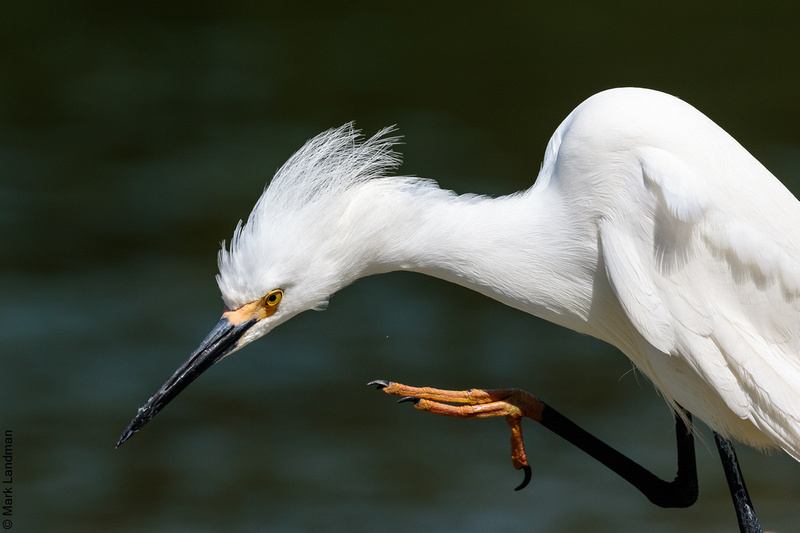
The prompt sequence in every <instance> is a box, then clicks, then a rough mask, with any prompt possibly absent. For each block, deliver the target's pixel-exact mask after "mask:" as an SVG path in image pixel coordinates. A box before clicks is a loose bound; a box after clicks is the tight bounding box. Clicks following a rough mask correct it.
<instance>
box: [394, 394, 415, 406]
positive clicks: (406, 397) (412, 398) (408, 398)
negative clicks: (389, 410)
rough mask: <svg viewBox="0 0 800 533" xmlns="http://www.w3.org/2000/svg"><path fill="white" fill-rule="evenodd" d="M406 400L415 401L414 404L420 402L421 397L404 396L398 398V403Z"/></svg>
mask: <svg viewBox="0 0 800 533" xmlns="http://www.w3.org/2000/svg"><path fill="white" fill-rule="evenodd" d="M405 402H414V405H417V404H418V403H419V398H415V397H413V396H404V397H402V398H400V399H399V400H397V403H405Z"/></svg>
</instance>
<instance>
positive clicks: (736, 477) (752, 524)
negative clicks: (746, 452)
mask: <svg viewBox="0 0 800 533" xmlns="http://www.w3.org/2000/svg"><path fill="white" fill-rule="evenodd" d="M714 440H715V441H716V442H717V449H718V450H719V456H720V458H721V459H722V468H723V469H724V470H725V477H726V478H727V479H728V488H729V489H730V491H731V497H732V498H733V507H734V508H735V509H736V519H737V520H738V521H739V531H741V533H761V525H759V523H758V518H757V517H756V512H755V510H754V509H753V503H752V502H751V501H750V495H749V494H748V493H747V487H746V486H745V484H744V477H742V470H741V468H739V460H738V459H736V451H735V450H734V449H733V443H731V441H729V440H728V439H726V438H724V437H722V436H720V435H719V434H718V433H717V432H716V431H715V432H714Z"/></svg>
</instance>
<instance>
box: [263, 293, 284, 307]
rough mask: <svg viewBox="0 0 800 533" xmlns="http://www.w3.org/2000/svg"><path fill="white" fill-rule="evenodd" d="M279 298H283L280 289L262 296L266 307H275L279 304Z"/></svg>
mask: <svg viewBox="0 0 800 533" xmlns="http://www.w3.org/2000/svg"><path fill="white" fill-rule="evenodd" d="M281 298H283V291H282V290H280V289H275V290H274V291H272V292H270V293H269V294H267V295H266V296H264V305H265V306H267V307H275V306H276V305H278V304H279V303H280V302H281Z"/></svg>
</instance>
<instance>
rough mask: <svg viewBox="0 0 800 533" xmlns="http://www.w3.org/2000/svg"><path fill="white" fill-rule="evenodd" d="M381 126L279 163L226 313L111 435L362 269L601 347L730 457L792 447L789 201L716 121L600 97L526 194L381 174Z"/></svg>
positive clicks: (795, 267) (797, 361)
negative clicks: (415, 275)
mask: <svg viewBox="0 0 800 533" xmlns="http://www.w3.org/2000/svg"><path fill="white" fill-rule="evenodd" d="M391 131H392V130H391V129H389V130H383V131H381V132H380V133H378V134H377V135H375V136H374V137H372V138H370V139H368V140H366V141H361V140H360V138H359V134H358V132H357V131H355V130H354V129H353V127H352V125H345V126H343V127H341V128H338V129H334V130H330V131H327V132H325V133H322V134H320V135H319V136H317V137H315V138H314V139H312V140H310V141H309V142H308V143H307V144H306V145H305V146H304V147H303V148H301V149H300V150H299V151H298V152H297V153H296V154H294V155H293V156H292V157H291V158H290V159H289V160H288V161H287V162H286V164H285V165H284V166H283V167H282V168H281V169H280V170H279V171H278V172H277V174H276V175H275V177H274V179H273V180H272V182H271V183H270V185H269V187H268V188H267V189H266V190H265V191H264V193H263V195H262V196H261V198H260V199H259V200H258V202H257V204H256V206H255V208H254V209H253V212H252V214H251V215H250V217H249V219H248V221H247V223H246V224H242V223H241V222H240V224H239V226H238V227H237V228H236V231H235V233H234V236H233V239H232V240H231V242H230V245H229V248H226V247H225V245H224V244H223V249H222V250H221V251H220V254H219V272H220V273H219V275H218V276H217V281H218V284H219V287H220V290H221V292H222V298H223V300H224V302H225V306H226V307H225V310H224V313H223V315H222V319H221V320H220V322H219V324H217V326H216V328H215V329H214V330H213V331H212V332H211V334H210V335H209V336H208V337H207V338H206V339H205V340H204V341H203V343H202V345H201V346H200V348H198V350H197V351H196V352H195V353H193V354H192V355H191V357H190V358H189V360H187V361H186V363H184V365H183V366H182V367H181V368H179V370H178V371H177V372H176V373H175V374H174V375H173V376H172V377H171V378H170V379H169V380H168V381H167V382H166V383H165V384H164V385H163V387H162V388H161V389H160V390H159V391H158V392H157V393H156V394H155V395H154V396H153V397H152V398H150V400H149V401H148V402H147V404H146V405H145V406H144V407H142V408H141V409H140V410H139V413H138V414H137V415H136V417H135V418H134V419H133V421H132V422H131V424H130V426H129V427H128V428H127V429H126V430H125V432H124V433H123V434H122V436H121V437H120V440H119V442H118V445H120V444H122V443H123V442H124V441H125V440H127V439H128V438H129V437H130V436H131V435H132V434H133V433H134V432H136V431H138V430H139V429H140V428H141V427H142V426H143V425H144V424H145V423H146V422H147V421H148V420H149V419H150V418H152V417H153V416H154V415H155V414H156V413H157V412H158V411H159V410H160V409H161V408H163V407H164V405H166V404H167V403H168V402H169V401H170V400H171V399H172V398H174V397H175V396H176V395H177V394H178V393H179V392H180V391H181V390H183V388H184V387H186V386H187V385H188V384H189V383H190V382H191V381H193V380H194V379H195V378H196V377H197V376H198V375H199V374H200V373H202V372H203V371H204V370H205V369H207V368H208V367H209V366H211V365H212V364H214V363H215V362H217V361H218V360H220V359H222V358H223V357H224V356H226V355H228V354H230V353H232V352H234V351H235V350H238V349H239V348H241V347H243V346H245V345H246V344H249V343H250V342H252V341H254V340H256V339H258V338H259V337H261V336H263V335H265V334H266V333H268V332H269V331H270V330H272V328H274V327H275V326H277V325H278V324H281V323H282V322H284V321H286V320H288V319H289V318H291V317H293V316H295V315H296V314H298V313H300V312H302V311H306V310H309V309H317V310H319V309H322V308H324V307H325V305H326V304H327V302H328V299H329V298H330V297H331V295H332V294H334V293H335V292H336V291H338V290H339V289H341V288H343V287H345V286H347V285H348V284H350V283H352V282H353V281H355V280H356V279H358V278H361V277H364V276H368V275H372V274H378V273H383V272H389V271H396V270H411V271H416V272H421V273H423V274H428V275H431V276H435V277H438V278H442V279H445V280H448V281H451V282H454V283H458V284H460V285H463V286H466V287H469V288H471V289H474V290H476V291H478V292H480V293H482V294H484V295H486V296H488V297H491V298H494V299H496V300H499V301H500V302H503V303H505V304H507V305H510V306H512V307H515V308H517V309H520V310H522V311H525V312H527V313H530V314H533V315H536V316H538V317H541V318H544V319H546V320H549V321H551V322H554V323H556V324H560V325H562V326H565V327H568V328H571V329H573V330H576V331H578V332H581V333H585V334H588V335H592V336H594V337H597V338H598V339H602V340H604V341H607V342H609V343H611V344H612V345H614V346H616V347H617V348H619V349H620V350H621V351H622V352H623V353H624V354H625V355H627V356H628V357H629V358H630V359H631V361H632V362H633V363H634V364H635V365H636V367H637V368H638V369H639V370H640V371H641V372H642V373H643V374H644V375H646V376H647V377H648V378H649V379H650V380H651V381H652V382H653V383H654V384H655V386H656V387H657V389H658V390H659V391H660V392H661V394H662V395H663V396H664V398H665V399H666V401H667V402H668V403H669V405H670V406H672V408H673V409H675V411H676V413H681V414H680V415H679V417H678V420H679V425H680V424H683V423H685V422H687V421H688V415H687V414H686V413H687V412H688V413H692V414H694V415H695V416H697V417H699V418H700V419H702V420H703V421H704V422H705V423H706V424H708V425H709V426H710V427H711V428H712V429H713V430H714V431H715V432H716V433H718V434H719V435H720V436H721V437H720V438H719V439H718V443H720V450H721V453H723V455H724V451H725V450H728V451H730V453H731V454H732V449H731V448H724V445H725V444H726V443H727V440H726V439H731V438H732V439H736V440H738V441H741V442H743V443H745V444H748V445H751V446H754V447H756V448H759V449H765V448H775V447H778V448H782V449H783V450H785V451H786V452H787V453H788V454H790V455H791V456H792V457H794V458H795V459H797V460H800V239H798V238H797V237H796V235H795V232H796V231H797V228H800V203H798V201H797V199H796V198H795V197H794V196H793V195H792V194H791V193H790V192H789V191H788V190H787V189H786V188H785V187H784V186H783V185H782V184H781V183H780V182H779V181H778V180H777V179H776V178H775V177H774V176H773V175H772V174H771V173H770V172H769V171H768V170H767V169H766V168H765V167H764V166H762V165H761V164H760V163H759V162H758V161H757V160H756V159H755V158H754V157H753V156H751V155H750V154H749V153H748V152H747V151H746V150H745V149H744V148H743V147H742V146H741V145H740V144H739V143H738V142H736V140H734V139H733V138H732V137H731V136H730V135H728V134H727V133H726V132H725V131H723V130H722V129H721V128H720V127H719V126H717V125H716V124H715V123H714V122H712V121H711V120H710V119H708V118H707V117H706V116H705V115H703V114H702V113H700V112H699V111H697V110H696V109H694V108H693V107H691V106H690V105H688V104H686V103H684V102H683V101H681V100H679V99H677V98H675V97H672V96H669V95H666V94H663V93H660V92H657V91H652V90H645V89H614V90H609V91H605V92H602V93H599V94H597V95H595V96H593V97H591V98H589V99H588V100H586V101H585V102H583V103H582V104H581V105H580V106H578V107H577V108H576V109H575V110H574V111H573V112H572V113H571V114H570V115H569V116H568V117H567V118H566V119H565V120H564V121H563V122H562V124H561V125H560V126H559V127H558V129H557V130H556V131H555V133H554V135H553V137H552V138H551V139H550V142H549V144H548V146H547V149H546V152H545V156H544V161H543V163H542V167H541V170H540V172H539V176H538V178H537V180H536V182H535V184H534V185H533V187H531V188H530V189H528V190H526V191H524V192H519V193H516V194H512V195H509V196H503V197H499V198H488V197H484V196H476V195H463V196H458V195H456V194H454V193H453V192H450V191H446V190H442V189H440V188H438V187H437V185H436V184H435V183H434V182H433V181H429V180H424V179H418V178H410V177H396V176H393V177H392V176H388V174H390V173H391V170H393V169H394V168H395V167H396V166H397V165H398V164H399V156H398V155H397V154H395V153H394V152H393V151H392V145H393V144H394V142H395V141H396V139H395V138H392V137H387V134H389V133H390V132H391ZM376 383H377V384H378V385H379V386H380V387H383V388H384V390H386V391H387V392H391V393H395V394H401V395H409V396H413V397H415V398H417V399H418V400H417V407H419V408H423V409H427V410H431V411H434V412H437V411H438V412H441V413H443V414H451V415H454V414H455V415H458V416H486V415H487V414H489V415H503V416H511V419H510V421H511V423H512V429H514V431H515V435H516V434H517V433H519V425H518V420H519V416H524V415H527V416H532V417H533V418H534V419H536V417H537V416H538V417H539V419H540V420H539V421H540V422H541V418H542V416H541V414H542V409H546V406H544V405H543V404H541V403H540V402H538V400H535V399H534V398H533V397H531V396H526V395H525V394H522V395H520V396H519V398H517V396H515V395H516V393H513V394H512V392H510V391H505V392H500V393H492V392H491V391H490V392H488V393H486V392H482V391H471V392H464V393H452V392H448V391H437V390H435V389H414V388H410V387H405V386H403V385H399V384H395V383H391V382H376ZM476 396H477V397H481V398H483V399H479V400H475V399H474V398H475V397H476ZM419 398H422V400H419ZM525 398H527V400H526V399H525ZM430 400H433V403H432V402H431V401H430ZM495 401H500V404H497V403H491V402H495ZM437 402H456V403H466V404H467V405H466V406H459V407H456V406H452V405H443V404H441V403H437ZM486 402H489V403H487V404H486V405H483V404H484V403H486ZM531 402H533V403H531ZM498 405H499V406H500V407H498ZM531 405H533V407H531ZM514 409H516V411H514ZM487 410H488V411H491V412H490V413H486V412H485V411H487ZM514 419H516V422H514ZM678 433H679V434H678V440H679V449H682V450H684V451H683V452H680V454H681V456H682V457H683V458H684V459H685V458H686V457H687V454H689V453H691V454H693V451H692V452H686V445H685V438H684V437H682V436H681V433H685V432H678ZM688 438H689V439H690V438H691V436H690V435H689V437H688ZM682 439H683V440H684V445H683V448H681V446H682V445H681V440H682ZM517 441H518V444H517V445H515V454H516V456H515V464H516V465H517V466H518V467H520V466H523V467H524V466H525V465H526V462H525V460H524V452H523V451H522V444H521V435H520V436H519V438H518V439H517ZM689 443H690V444H691V441H689ZM584 447H585V448H588V447H590V446H584ZM689 447H690V448H691V446H689ZM520 453H522V456H520ZM590 453H591V452H590ZM723 460H724V457H723ZM689 462H690V463H691V465H690V466H691V468H693V455H692V456H691V458H690V461H689ZM731 464H732V465H733V467H732V468H733V469H734V471H735V473H737V474H738V465H736V464H735V456H734V457H733V458H732V463H731V462H730V461H729V462H728V463H726V469H727V468H728V466H730V465H731ZM618 470H619V469H618ZM679 477H681V475H680V473H679ZM690 485H691V483H690ZM732 488H733V485H732ZM740 488H741V489H744V486H743V484H742V485H741V487H740ZM695 495H696V492H695ZM689 500H691V501H689V502H688V504H691V502H693V501H694V499H693V498H691V497H690V498H689ZM682 504H683V505H685V504H687V502H686V501H684V502H683V503H682ZM747 505H749V502H746V504H745V507H746V506H747ZM737 510H738V511H739V512H740V525H741V526H742V528H743V530H744V529H745V528H747V527H751V528H752V529H751V530H753V531H755V530H757V529H756V528H757V527H758V525H757V522H756V521H755V518H754V516H753V521H752V523H751V524H750V525H747V524H745V522H747V520H748V518H747V517H744V518H742V516H741V515H742V513H744V514H746V513H747V512H750V511H748V510H747V509H744V510H740V509H739V506H738V504H737Z"/></svg>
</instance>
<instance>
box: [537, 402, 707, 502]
mask: <svg viewBox="0 0 800 533" xmlns="http://www.w3.org/2000/svg"><path fill="white" fill-rule="evenodd" d="M686 416H687V418H689V420H690V421H691V415H690V414H689V413H686ZM540 424H541V425H542V426H544V427H546V428H547V429H549V430H550V431H552V432H554V433H555V434H557V435H558V436H560V437H562V438H564V439H566V440H567V441H569V442H570V443H572V444H574V445H575V446H577V447H578V448H580V449H581V450H583V451H584V452H586V453H587V454H589V455H590V456H592V457H593V458H595V459H597V460H598V461H600V462H601V463H603V464H604V465H605V466H607V467H608V468H609V469H611V470H612V471H614V472H616V473H617V474H618V475H619V476H621V477H622V478H623V479H625V480H626V481H628V482H629V483H630V484H631V485H633V486H634V487H636V488H637V489H639V491H640V492H641V493H642V494H644V495H645V496H646V497H647V499H648V500H650V501H651V502H653V503H654V504H656V505H658V506H659V507H689V506H690V505H692V504H693V503H694V502H695V501H697V463H696V462H695V455H694V437H693V436H692V432H691V431H690V430H689V429H688V428H687V427H686V424H685V423H684V421H683V418H682V417H680V416H679V415H678V414H677V413H675V438H676V440H677V443H678V474H677V475H676V476H675V479H674V480H672V481H664V480H663V479H661V478H659V477H658V476H656V475H655V474H653V473H652V472H650V471H649V470H647V469H646V468H644V467H642V466H641V465H640V464H638V463H636V462H635V461H633V460H631V459H629V458H628V457H627V456H625V455H623V454H622V453H620V452H618V451H617V450H615V449H614V448H612V447H611V446H609V445H608V444H606V443H605V442H603V441H601V440H600V439H598V438H597V437H595V436H594V435H592V434H591V433H589V432H587V431H586V430H584V429H583V428H581V427H579V426H578V425H577V424H575V423H574V422H572V421H571V420H569V419H568V418H567V417H565V416H564V415H562V414H561V413H559V412H558V411H556V410H555V409H553V408H552V407H550V406H547V405H546V404H545V408H544V410H543V411H542V417H541V421H540Z"/></svg>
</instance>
